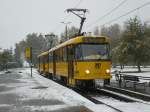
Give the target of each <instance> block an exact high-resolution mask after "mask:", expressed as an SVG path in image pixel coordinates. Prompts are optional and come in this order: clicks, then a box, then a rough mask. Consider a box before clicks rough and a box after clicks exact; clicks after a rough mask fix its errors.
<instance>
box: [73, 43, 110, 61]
mask: <svg viewBox="0 0 150 112" xmlns="http://www.w3.org/2000/svg"><path fill="white" fill-rule="evenodd" d="M75 59H76V60H109V59H110V55H109V44H79V45H77V46H76V48H75Z"/></svg>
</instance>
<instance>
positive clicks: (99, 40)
mask: <svg viewBox="0 0 150 112" xmlns="http://www.w3.org/2000/svg"><path fill="white" fill-rule="evenodd" d="M105 41H106V39H105V37H96V38H94V37H87V38H83V42H85V43H103V42H105Z"/></svg>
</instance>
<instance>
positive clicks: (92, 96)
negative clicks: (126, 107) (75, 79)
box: [73, 89, 134, 112]
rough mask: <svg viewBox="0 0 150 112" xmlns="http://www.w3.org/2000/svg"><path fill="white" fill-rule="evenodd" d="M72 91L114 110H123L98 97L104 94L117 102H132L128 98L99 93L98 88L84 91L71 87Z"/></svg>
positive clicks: (117, 111) (119, 111) (118, 111)
mask: <svg viewBox="0 0 150 112" xmlns="http://www.w3.org/2000/svg"><path fill="white" fill-rule="evenodd" d="M73 90H74V91H76V92H77V93H78V94H80V95H82V96H83V97H85V98H87V99H89V100H90V101H91V102H93V103H95V104H102V105H105V106H107V107H109V108H111V109H113V110H115V111H116V112H124V111H123V110H120V109H119V108H116V107H114V106H113V105H111V104H108V103H106V102H104V101H103V100H100V99H98V97H99V98H101V97H102V96H106V97H107V98H108V99H110V98H114V99H115V100H118V102H120V101H123V102H134V101H133V100H132V101H131V100H129V99H125V98H123V97H119V96H118V97H117V98H116V96H114V95H108V94H107V95H106V94H104V93H101V91H100V90H99V89H95V90H92V91H84V90H79V89H73Z"/></svg>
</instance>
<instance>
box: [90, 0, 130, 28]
mask: <svg viewBox="0 0 150 112" xmlns="http://www.w3.org/2000/svg"><path fill="white" fill-rule="evenodd" d="M127 1H128V0H123V1H122V2H121V3H119V4H118V5H117V6H116V7H114V8H113V9H112V10H110V11H109V12H108V13H106V14H104V15H103V16H101V17H99V18H98V19H97V20H95V21H94V22H93V23H91V24H89V25H88V26H87V28H89V27H91V26H93V25H94V24H95V23H97V22H98V21H100V20H102V19H104V18H105V17H107V16H109V15H110V14H111V13H113V12H114V11H115V10H117V9H119V8H120V7H121V6H122V5H123V4H124V3H126V2H127Z"/></svg>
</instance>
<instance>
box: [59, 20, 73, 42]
mask: <svg viewBox="0 0 150 112" xmlns="http://www.w3.org/2000/svg"><path fill="white" fill-rule="evenodd" d="M61 23H63V24H65V29H66V39H67V40H69V39H70V38H69V37H68V26H67V25H69V24H70V23H71V22H64V21H62V22H61Z"/></svg>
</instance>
